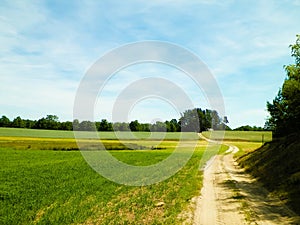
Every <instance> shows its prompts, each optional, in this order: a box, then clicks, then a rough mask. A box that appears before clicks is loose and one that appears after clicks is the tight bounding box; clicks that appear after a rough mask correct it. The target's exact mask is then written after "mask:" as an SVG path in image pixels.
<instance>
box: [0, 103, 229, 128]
mask: <svg viewBox="0 0 300 225" xmlns="http://www.w3.org/2000/svg"><path fill="white" fill-rule="evenodd" d="M227 123H228V119H227V117H226V116H225V117H224V118H221V117H220V116H219V114H218V112H217V111H215V110H209V109H205V110H202V109H201V108H195V109H189V110H186V111H184V112H183V113H182V114H181V117H180V119H179V120H177V119H171V120H170V121H168V120H167V121H165V122H161V121H156V122H155V123H154V124H150V123H140V122H139V121H138V120H134V121H131V122H114V123H112V122H109V121H108V120H107V119H102V120H101V121H96V122H92V121H86V120H84V121H79V120H78V119H75V120H73V121H72V122H71V121H65V122H60V121H59V118H58V116H56V115H47V116H46V117H43V118H41V119H38V120H30V119H22V118H21V117H20V116H18V117H16V118H14V119H13V120H10V119H9V118H8V117H6V116H5V115H3V116H2V117H1V118H0V127H13V128H28V129H46V130H70V131H71V130H78V131H94V130H95V129H96V130H97V131H152V132H180V131H188V132H202V131H206V130H209V129H214V130H225V129H227V130H230V128H229V127H228V126H227V125H226V124H227Z"/></svg>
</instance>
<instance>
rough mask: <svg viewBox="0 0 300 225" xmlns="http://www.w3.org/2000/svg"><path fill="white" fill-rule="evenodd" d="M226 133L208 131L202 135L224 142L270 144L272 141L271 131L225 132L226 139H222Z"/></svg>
mask: <svg viewBox="0 0 300 225" xmlns="http://www.w3.org/2000/svg"><path fill="white" fill-rule="evenodd" d="M223 133H224V132H221V131H213V132H211V131H206V132H203V133H202V134H203V135H204V136H205V137H207V138H209V137H211V136H212V137H213V138H214V139H218V138H223V139H224V141H238V142H240V141H248V142H269V141H272V132H271V131H225V133H224V137H222V135H223Z"/></svg>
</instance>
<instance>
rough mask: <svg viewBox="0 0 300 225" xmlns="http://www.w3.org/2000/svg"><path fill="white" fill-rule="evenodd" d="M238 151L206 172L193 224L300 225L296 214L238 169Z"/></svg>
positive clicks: (217, 158) (213, 161)
mask: <svg viewBox="0 0 300 225" xmlns="http://www.w3.org/2000/svg"><path fill="white" fill-rule="evenodd" d="M237 150H238V149H237V148H236V147H234V146H231V147H230V149H229V151H227V154H225V155H217V156H215V157H214V158H212V159H211V160H210V161H209V162H208V163H207V166H206V167H205V168H204V180H203V188H202V190H201V195H200V196H199V197H197V199H196V209H195V213H194V216H193V224H195V225H198V224H204V225H216V224H232V225H239V224H266V225H269V224H270V225H272V224H300V220H299V217H297V215H296V214H295V213H293V212H292V211H291V210H290V209H288V208H287V207H286V206H285V205H284V204H283V203H282V202H281V201H280V200H279V199H277V198H275V197H272V196H270V194H269V193H268V191H267V190H266V189H264V188H263V187H262V185H261V184H260V183H258V182H257V181H256V180H255V179H253V178H252V177H251V176H250V175H249V174H247V173H245V172H244V170H243V169H241V168H240V167H239V166H238V165H237V163H236V162H235V161H234V158H233V152H235V151H237Z"/></svg>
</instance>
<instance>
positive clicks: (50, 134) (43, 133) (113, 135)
mask: <svg viewBox="0 0 300 225" xmlns="http://www.w3.org/2000/svg"><path fill="white" fill-rule="evenodd" d="M91 133H93V132H86V131H78V134H79V135H78V136H80V137H81V138H90V136H91ZM98 135H99V137H100V138H101V139H104V140H115V139H125V140H126V139H129V140H130V139H136V140H141V139H151V140H154V139H158V140H161V139H165V140H179V139H198V138H199V137H198V135H197V134H196V133H192V132H191V133H189V132H187V133H179V132H175V133H165V132H153V133H150V132H98ZM5 136H6V137H39V138H74V133H73V131H61V130H37V129H20V128H0V137H5Z"/></svg>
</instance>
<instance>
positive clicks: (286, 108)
mask: <svg viewBox="0 0 300 225" xmlns="http://www.w3.org/2000/svg"><path fill="white" fill-rule="evenodd" d="M296 37H297V38H296V43H295V44H293V45H290V48H291V56H292V57H294V58H295V64H290V65H287V66H284V69H285V71H286V75H287V76H286V79H285V81H284V83H283V85H282V88H281V89H280V90H279V92H278V94H277V96H276V97H275V99H274V100H273V101H272V103H270V102H267V109H268V111H269V113H270V115H271V117H270V118H269V121H268V125H269V126H270V127H272V128H273V129H274V136H275V137H276V136H282V135H288V134H290V133H293V132H300V35H297V36H296Z"/></svg>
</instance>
